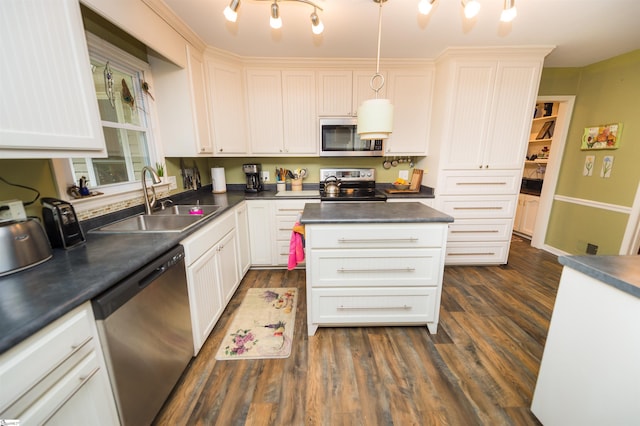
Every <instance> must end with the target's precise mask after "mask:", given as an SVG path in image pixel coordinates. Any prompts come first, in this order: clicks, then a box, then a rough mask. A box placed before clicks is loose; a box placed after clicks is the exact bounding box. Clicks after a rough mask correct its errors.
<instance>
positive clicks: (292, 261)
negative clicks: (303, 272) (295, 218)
mask: <svg viewBox="0 0 640 426" xmlns="http://www.w3.org/2000/svg"><path fill="white" fill-rule="evenodd" d="M296 225H299V224H298V223H296ZM303 260H304V242H303V239H302V234H300V233H298V232H296V231H292V232H291V241H290V242H289V264H288V265H287V269H288V270H292V269H293V268H295V267H296V266H297V265H298V263H300V262H302V261H303Z"/></svg>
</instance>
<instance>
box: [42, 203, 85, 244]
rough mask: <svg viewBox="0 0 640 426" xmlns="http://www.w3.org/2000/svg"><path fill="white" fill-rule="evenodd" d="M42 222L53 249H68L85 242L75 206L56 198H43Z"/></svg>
mask: <svg viewBox="0 0 640 426" xmlns="http://www.w3.org/2000/svg"><path fill="white" fill-rule="evenodd" d="M40 202H41V203H42V220H43V221H44V228H45V229H46V231H47V236H48V237H49V241H50V242H51V246H52V247H61V248H64V249H68V248H71V247H74V246H77V245H79V244H82V243H84V242H85V238H84V233H83V232H82V228H81V227H80V222H78V217H77V216H76V212H75V210H74V209H73V206H72V205H71V204H70V203H68V202H66V201H64V200H58V199H56V198H42V199H41V200H40Z"/></svg>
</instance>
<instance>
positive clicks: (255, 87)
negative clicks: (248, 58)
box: [246, 69, 284, 154]
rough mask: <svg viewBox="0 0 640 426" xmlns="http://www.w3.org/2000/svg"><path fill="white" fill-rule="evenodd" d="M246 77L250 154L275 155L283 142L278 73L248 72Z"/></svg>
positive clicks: (264, 70)
mask: <svg viewBox="0 0 640 426" xmlns="http://www.w3.org/2000/svg"><path fill="white" fill-rule="evenodd" d="M246 76H247V97H248V99H247V101H248V102H247V103H248V111H249V117H248V118H249V138H250V141H251V152H252V153H253V154H274V153H279V152H281V150H282V146H283V139H284V136H283V128H282V79H281V75H280V71H278V70H267V69H248V70H247V71H246Z"/></svg>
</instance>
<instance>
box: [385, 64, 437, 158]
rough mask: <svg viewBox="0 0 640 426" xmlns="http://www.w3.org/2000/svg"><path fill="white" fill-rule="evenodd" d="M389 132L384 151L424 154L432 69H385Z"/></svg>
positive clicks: (426, 148) (396, 153)
mask: <svg viewBox="0 0 640 426" xmlns="http://www.w3.org/2000/svg"><path fill="white" fill-rule="evenodd" d="M388 75H389V79H388V87H389V89H388V94H389V95H388V96H389V99H390V100H391V103H392V104H393V106H394V113H393V132H392V133H391V136H390V137H389V139H388V140H387V141H386V147H385V153H386V154H393V155H427V154H428V147H429V130H430V123H431V102H432V98H433V70H432V69H427V70H389V73H388Z"/></svg>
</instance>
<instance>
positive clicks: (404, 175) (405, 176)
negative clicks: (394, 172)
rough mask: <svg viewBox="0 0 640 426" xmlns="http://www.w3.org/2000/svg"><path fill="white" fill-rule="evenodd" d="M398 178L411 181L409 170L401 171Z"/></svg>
mask: <svg viewBox="0 0 640 426" xmlns="http://www.w3.org/2000/svg"><path fill="white" fill-rule="evenodd" d="M398 177H399V178H400V179H404V180H409V170H399V171H398Z"/></svg>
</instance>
